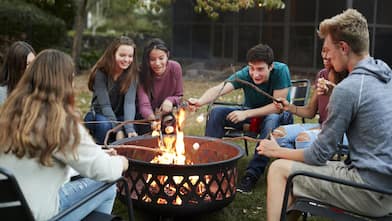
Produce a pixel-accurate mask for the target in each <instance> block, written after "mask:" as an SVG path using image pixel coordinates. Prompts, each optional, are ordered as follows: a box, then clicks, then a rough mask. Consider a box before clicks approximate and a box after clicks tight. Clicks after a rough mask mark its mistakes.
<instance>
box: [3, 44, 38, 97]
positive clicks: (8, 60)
mask: <svg viewBox="0 0 392 221" xmlns="http://www.w3.org/2000/svg"><path fill="white" fill-rule="evenodd" d="M30 53H33V54H34V55H35V51H34V49H33V47H31V45H29V44H28V43H26V42H24V41H17V42H14V43H13V44H12V45H11V47H10V48H9V49H8V52H7V55H6V57H5V62H4V65H3V68H2V70H1V72H0V85H1V86H7V94H8V95H9V94H11V92H12V91H13V90H14V88H15V86H16V84H17V83H18V82H19V80H20V78H21V77H22V75H23V73H24V71H25V70H26V66H27V62H26V60H27V56H28V55H29V54H30Z"/></svg>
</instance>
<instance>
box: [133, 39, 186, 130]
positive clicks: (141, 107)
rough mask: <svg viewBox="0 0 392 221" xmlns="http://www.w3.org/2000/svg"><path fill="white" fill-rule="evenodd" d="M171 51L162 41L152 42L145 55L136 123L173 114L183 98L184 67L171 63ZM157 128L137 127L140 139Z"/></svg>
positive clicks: (146, 48) (148, 45)
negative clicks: (138, 120) (139, 120)
mask: <svg viewBox="0 0 392 221" xmlns="http://www.w3.org/2000/svg"><path fill="white" fill-rule="evenodd" d="M169 55H170V52H169V48H168V47H167V46H166V44H165V42H163V41H162V40H161V39H158V38H154V39H152V40H150V41H149V42H148V44H147V46H146V47H145V48H144V51H143V60H142V67H141V70H140V72H139V79H140V85H139V87H138V91H137V98H138V112H139V114H140V115H139V116H137V119H145V120H155V119H156V118H159V116H158V115H160V116H162V115H165V114H168V113H170V112H172V111H173V108H174V107H176V106H178V105H179V104H180V102H181V99H182V96H183V91H184V88H183V81H182V68H181V65H180V64H179V63H178V62H176V61H173V60H170V59H169ZM153 125H154V124H151V126H150V125H147V126H146V125H136V128H137V132H138V134H140V135H143V134H146V133H149V132H151V131H152V129H153V128H152V127H153Z"/></svg>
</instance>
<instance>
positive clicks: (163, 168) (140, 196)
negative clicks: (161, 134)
mask: <svg viewBox="0 0 392 221" xmlns="http://www.w3.org/2000/svg"><path fill="white" fill-rule="evenodd" d="M184 143H185V155H186V157H187V159H190V160H191V161H192V162H193V165H167V164H156V163H150V161H151V160H152V159H153V158H154V157H155V156H156V154H157V153H156V152H153V151H146V150H136V149H131V148H127V147H121V146H120V145H124V144H126V145H137V146H144V147H151V148H158V139H157V138H156V137H151V136H148V137H145V136H143V137H135V138H126V139H123V140H120V141H116V142H115V143H113V145H119V147H116V150H117V153H118V154H121V155H123V156H126V157H127V158H128V159H129V162H130V165H129V170H128V171H127V172H125V174H124V176H125V177H126V179H127V180H128V183H129V190H130V194H131V199H132V200H133V202H134V205H135V207H137V208H141V209H145V210H148V211H149V212H153V213H155V214H158V215H161V216H173V217H174V216H188V215H192V214H200V213H205V212H210V211H214V210H217V209H221V208H223V207H225V206H226V205H228V204H229V203H230V202H232V201H233V199H234V197H235V194H236V182H237V176H238V172H237V161H238V159H240V158H241V157H242V156H243V155H244V151H243V149H242V148H241V147H239V146H238V145H236V144H232V143H227V142H224V141H222V140H221V139H215V138H209V137H193V136H185V137H184ZM194 143H199V145H200V147H199V149H197V150H195V149H194V148H193V144H194ZM120 199H122V201H123V202H124V200H125V194H124V193H120Z"/></svg>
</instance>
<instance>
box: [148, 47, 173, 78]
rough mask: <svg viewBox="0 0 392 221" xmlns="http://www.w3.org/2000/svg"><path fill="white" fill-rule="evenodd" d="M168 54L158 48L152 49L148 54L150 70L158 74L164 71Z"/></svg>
mask: <svg viewBox="0 0 392 221" xmlns="http://www.w3.org/2000/svg"><path fill="white" fill-rule="evenodd" d="M168 59H169V58H168V54H167V53H166V52H165V51H162V50H159V49H152V50H151V52H150V56H149V62H150V67H151V70H152V71H153V72H154V74H156V75H158V76H160V75H162V74H163V73H165V71H166V67H167V61H168Z"/></svg>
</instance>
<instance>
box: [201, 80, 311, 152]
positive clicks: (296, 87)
mask: <svg viewBox="0 0 392 221" xmlns="http://www.w3.org/2000/svg"><path fill="white" fill-rule="evenodd" d="M291 85H292V86H291V88H290V92H289V94H290V102H291V103H292V104H295V105H297V106H305V105H306V104H307V102H308V98H309V93H310V81H309V80H308V79H300V80H292V81H291ZM213 105H214V106H219V105H221V106H234V107H235V106H237V107H240V108H244V109H245V107H244V105H243V104H238V103H237V104H236V103H227V102H214V103H213ZM209 111H210V110H209V109H208V110H207V113H209ZM208 118H209V117H207V119H208ZM247 128H250V126H249V125H245V126H244V127H243V129H242V130H238V129H236V128H232V127H225V135H224V137H230V138H234V137H243V136H247V137H252V138H256V137H257V136H258V133H256V132H254V131H251V130H249V129H247ZM244 147H245V152H246V155H247V156H248V155H249V150H248V141H247V140H246V139H244Z"/></svg>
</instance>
